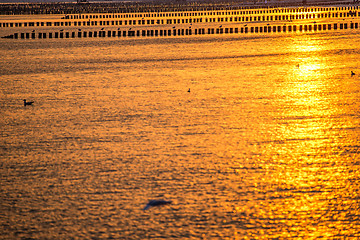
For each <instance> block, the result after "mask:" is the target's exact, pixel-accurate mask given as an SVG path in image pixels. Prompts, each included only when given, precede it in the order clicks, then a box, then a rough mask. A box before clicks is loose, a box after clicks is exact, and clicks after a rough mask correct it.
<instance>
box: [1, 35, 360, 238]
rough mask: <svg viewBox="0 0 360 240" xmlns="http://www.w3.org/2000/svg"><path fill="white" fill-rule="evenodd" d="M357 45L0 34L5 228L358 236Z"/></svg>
mask: <svg viewBox="0 0 360 240" xmlns="http://www.w3.org/2000/svg"><path fill="white" fill-rule="evenodd" d="M359 40H360V35H359V34H358V30H343V31H341V32H340V31H339V32H337V31H332V32H318V33H292V34H268V35H260V34H257V35H211V36H186V37H167V38H122V39H113V38H103V39H95V38H94V39H38V40H11V39H2V40H0V41H1V42H0V56H1V57H0V75H1V79H0V85H1V94H0V114H1V118H0V133H1V138H0V159H1V161H0V178H1V184H0V202H1V203H0V236H1V239H150V238H151V239H246V238H249V239H274V238H275V239H276V238H280V239H287V238H324V239H334V238H339V239H344V238H346V239H356V238H359V237H360V233H359V232H360V208H359V202H360V199H359V194H360V185H359V180H360V177H359V170H360V166H359V164H360V159H359V153H360V150H359V148H360V111H359V109H360V103H359V99H360V65H359V59H360V45H359V44H358V43H359ZM351 71H353V72H354V73H355V74H356V75H354V76H352V75H351ZM23 99H26V100H27V101H34V104H33V105H31V106H26V107H25V106H24V104H23ZM151 199H164V200H170V201H172V204H170V205H165V206H161V207H152V208H149V209H148V210H146V211H144V210H143V208H144V207H145V205H146V204H147V203H148V201H149V200H151Z"/></svg>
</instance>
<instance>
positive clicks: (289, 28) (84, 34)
mask: <svg viewBox="0 0 360 240" xmlns="http://www.w3.org/2000/svg"><path fill="white" fill-rule="evenodd" d="M359 25H360V24H359V23H357V22H356V23H354V22H351V23H333V24H308V25H278V26H269V25H267V26H251V27H247V26H242V27H235V28H228V27H218V28H197V29H191V28H186V29H176V28H173V29H148V30H123V31H121V30H117V31H112V30H108V31H104V30H100V31H78V32H64V31H57V32H38V33H37V32H35V31H33V32H30V33H29V32H27V33H14V34H11V35H8V36H5V37H3V38H11V39H36V38H37V39H44V38H96V37H163V36H164V37H165V36H183V35H202V34H236V33H271V32H275V33H276V32H297V31H299V32H309V31H326V30H338V29H340V30H342V29H348V28H350V29H358V28H359Z"/></svg>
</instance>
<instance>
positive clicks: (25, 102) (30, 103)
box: [24, 99, 34, 107]
mask: <svg viewBox="0 0 360 240" xmlns="http://www.w3.org/2000/svg"><path fill="white" fill-rule="evenodd" d="M33 103H34V102H27V101H26V99H24V106H25V107H26V106H30V105H32V104H33Z"/></svg>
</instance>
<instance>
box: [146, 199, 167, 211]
mask: <svg viewBox="0 0 360 240" xmlns="http://www.w3.org/2000/svg"><path fill="white" fill-rule="evenodd" d="M171 203H172V201H165V200H150V201H149V202H148V204H146V206H145V207H144V211H145V210H147V209H149V208H150V207H155V206H161V205H167V204H171Z"/></svg>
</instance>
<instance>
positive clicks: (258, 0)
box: [0, 0, 360, 15]
mask: <svg viewBox="0 0 360 240" xmlns="http://www.w3.org/2000/svg"><path fill="white" fill-rule="evenodd" d="M359 3H360V0H338V1H326V0H294V1H290V0H288V1H279V0H275V1H271V0H252V1H250V0H246V1H242V2H233V1H222V2H220V3H219V2H215V1H210V0H209V1H199V2H195V1H193V2H189V1H179V2H172V1H168V2H166V1H139V2H132V1H123V2H120V1H119V2H89V3H76V2H57V3H54V2H51V3H0V15H33V14H85V13H134V12H178V11H201V10H204V11H208V10H233V9H244V8H245V9H247V8H249V9H251V8H278V7H312V6H332V5H333V6H339V5H345V6H349V5H354V6H358V5H359Z"/></svg>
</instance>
